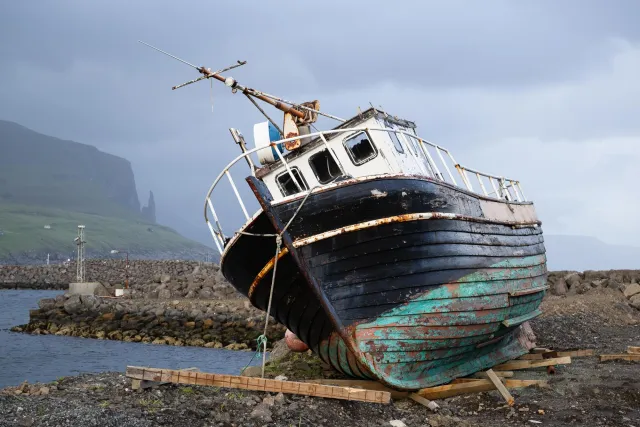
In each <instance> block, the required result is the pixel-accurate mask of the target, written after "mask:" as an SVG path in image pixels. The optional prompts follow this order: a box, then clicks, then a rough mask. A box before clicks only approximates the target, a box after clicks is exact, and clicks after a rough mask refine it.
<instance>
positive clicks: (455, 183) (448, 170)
mask: <svg viewBox="0 0 640 427" xmlns="http://www.w3.org/2000/svg"><path fill="white" fill-rule="evenodd" d="M440 150H441V149H440V147H438V146H436V153H438V156H439V157H440V161H441V162H442V164H443V165H444V168H445V169H446V170H447V173H448V174H449V178H451V181H452V184H453V185H458V183H457V182H456V179H455V178H454V177H453V174H452V173H451V169H449V166H447V162H445V161H444V157H442V153H441V151H440Z"/></svg>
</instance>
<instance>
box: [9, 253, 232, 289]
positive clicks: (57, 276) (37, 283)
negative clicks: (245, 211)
mask: <svg viewBox="0 0 640 427" xmlns="http://www.w3.org/2000/svg"><path fill="white" fill-rule="evenodd" d="M85 270H86V273H85V277H86V279H85V280H86V281H88V282H101V283H103V284H123V283H124V281H125V261H124V260H123V259H89V260H86V261H85ZM189 275H192V276H194V278H196V279H197V280H200V279H202V280H204V278H206V277H209V278H211V279H213V281H214V282H216V283H220V282H222V281H224V279H223V276H222V274H221V273H220V269H219V267H218V265H216V264H213V263H204V262H197V261H155V260H153V261H151V260H131V261H129V270H128V277H129V284H130V285H133V286H134V287H135V286H136V285H144V284H149V283H153V282H154V281H157V280H160V278H161V277H164V278H165V283H166V282H169V281H171V278H176V277H186V276H189ZM167 277H168V279H166V278H167ZM75 281H76V265H75V262H71V263H69V264H68V265H63V264H56V265H0V289H3V288H4V289H16V288H17V289H67V287H68V286H69V283H71V282H75Z"/></svg>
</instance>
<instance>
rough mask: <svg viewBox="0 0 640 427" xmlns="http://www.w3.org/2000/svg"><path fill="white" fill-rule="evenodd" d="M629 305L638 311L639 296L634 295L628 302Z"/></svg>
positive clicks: (639, 308)
mask: <svg viewBox="0 0 640 427" xmlns="http://www.w3.org/2000/svg"><path fill="white" fill-rule="evenodd" d="M629 305H630V306H631V307H633V308H635V309H638V310H640V294H635V295H634V296H632V297H631V299H630V300H629Z"/></svg>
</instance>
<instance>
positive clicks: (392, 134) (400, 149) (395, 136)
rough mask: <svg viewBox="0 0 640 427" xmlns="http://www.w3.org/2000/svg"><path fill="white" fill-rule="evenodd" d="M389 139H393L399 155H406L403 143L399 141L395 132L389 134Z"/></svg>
mask: <svg viewBox="0 0 640 427" xmlns="http://www.w3.org/2000/svg"><path fill="white" fill-rule="evenodd" d="M389 138H391V142H393V146H394V147H396V151H397V152H398V153H404V148H403V147H402V143H401V142H400V140H399V139H398V135H397V134H396V133H395V132H389Z"/></svg>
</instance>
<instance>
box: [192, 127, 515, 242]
mask: <svg viewBox="0 0 640 427" xmlns="http://www.w3.org/2000/svg"><path fill="white" fill-rule="evenodd" d="M356 131H364V132H366V133H367V135H368V136H369V138H370V140H371V141H372V142H373V143H374V144H375V139H374V138H372V137H371V132H393V133H395V134H396V135H402V137H403V139H404V141H405V145H406V146H407V150H408V151H409V154H410V155H411V156H412V157H413V159H414V160H415V162H416V164H417V166H418V168H419V169H420V170H421V171H422V172H423V173H424V174H425V175H426V176H428V177H430V178H434V179H436V180H439V181H443V182H448V183H450V184H453V185H455V186H457V187H460V188H465V189H467V190H468V191H471V192H474V193H476V194H481V195H484V196H486V197H493V198H496V199H502V200H507V201H515V202H524V201H526V198H525V196H524V193H523V191H522V188H521V187H520V182H519V181H517V180H514V179H510V178H505V177H501V176H497V175H490V174H487V173H483V172H479V171H476V170H473V169H470V168H466V167H464V166H461V165H460V164H459V163H458V162H456V160H455V159H454V157H453V155H452V154H451V153H450V152H449V150H447V149H446V148H444V147H441V146H439V145H437V144H434V143H432V142H429V141H427V140H424V139H422V138H420V137H418V136H416V135H413V134H410V133H408V132H405V131H401V130H396V129H391V128H377V127H355V128H345V129H334V130H326V131H322V132H315V133H311V134H308V135H304V138H305V139H306V138H315V137H318V138H320V139H321V140H322V142H323V143H324V144H325V145H326V146H327V147H329V142H328V141H327V138H326V136H325V135H332V134H342V133H351V132H356ZM300 138H301V137H300V136H297V137H292V138H286V139H281V140H279V141H274V142H272V143H271V144H270V146H271V147H275V146H276V144H281V143H285V142H289V141H294V140H296V139H300ZM416 147H417V149H416ZM265 149H268V147H260V148H254V149H251V150H247V151H245V152H244V153H242V154H240V155H239V156H237V157H236V158H235V159H233V160H232V161H231V162H230V163H229V164H228V165H227V166H226V167H225V168H224V169H223V170H222V171H221V172H220V174H218V176H217V177H216V179H215V181H213V184H211V187H209V191H208V192H207V196H206V198H205V206H204V217H205V221H206V223H207V226H208V227H209V231H210V232H211V235H212V236H213V240H214V242H215V244H216V247H217V249H218V251H219V252H220V254H222V253H223V250H224V247H225V240H226V238H227V237H226V236H225V234H224V231H223V229H222V225H221V223H220V219H219V217H218V215H217V213H216V210H215V209H214V207H213V203H212V201H211V196H212V193H213V190H214V189H215V188H216V187H217V185H218V183H219V182H220V181H221V180H222V178H223V176H226V177H227V179H228V181H229V184H230V185H231V188H232V189H233V192H234V194H235V196H236V198H237V200H238V203H239V205H240V208H241V209H242V212H243V214H244V216H245V219H246V221H247V222H249V221H251V220H252V219H253V218H252V217H250V216H249V213H248V211H247V208H246V206H245V203H244V202H243V201H242V197H241V196H240V193H239V191H238V188H237V187H236V185H235V182H234V180H233V178H232V177H231V172H230V169H231V168H232V167H233V166H234V165H235V164H236V163H238V162H239V161H240V160H242V159H244V158H246V157H248V156H251V155H252V154H253V153H255V152H257V151H260V150H265ZM273 151H275V152H276V154H277V155H278V157H279V160H280V161H281V162H282V164H283V165H284V167H285V169H286V171H287V173H288V174H289V176H290V177H291V179H292V181H293V182H294V183H295V185H296V187H298V190H299V193H298V194H306V193H307V192H308V191H311V190H307V191H304V190H303V187H302V185H301V184H300V183H299V182H298V180H297V178H296V176H295V175H294V174H293V172H292V171H291V168H290V166H289V164H288V163H287V161H286V158H285V157H284V156H283V155H282V154H281V153H280V151H279V150H277V149H276V150H273ZM328 152H329V153H331V155H332V156H334V154H333V152H332V150H328ZM432 152H433V154H435V157H434V156H433V154H432ZM436 159H437V160H438V161H436ZM334 160H335V161H336V163H337V164H338V166H339V167H340V169H341V171H342V173H343V174H344V173H345V171H344V170H343V168H342V166H341V164H340V162H339V161H338V159H336V158H335V157H334ZM250 164H253V162H250ZM453 169H455V171H456V172H457V178H458V179H460V180H461V181H462V184H463V185H460V184H458V181H457V180H456V174H455V173H454V171H453ZM443 170H444V172H446V174H445V173H443ZM390 172H391V171H390ZM251 174H252V175H254V174H255V171H254V169H253V168H251ZM469 174H471V175H472V176H473V177H475V180H474V182H473V183H472V180H470V179H469ZM485 184H489V189H490V190H493V191H487V186H486V185H485ZM327 185H330V184H327ZM476 186H477V187H479V188H480V191H477V190H476V189H475V188H477V187H476ZM208 211H210V212H211V215H212V217H213V218H212V219H213V223H214V224H215V226H214V224H212V223H211V221H210V220H209V215H208ZM258 212H259V211H258ZM254 216H255V214H254Z"/></svg>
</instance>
